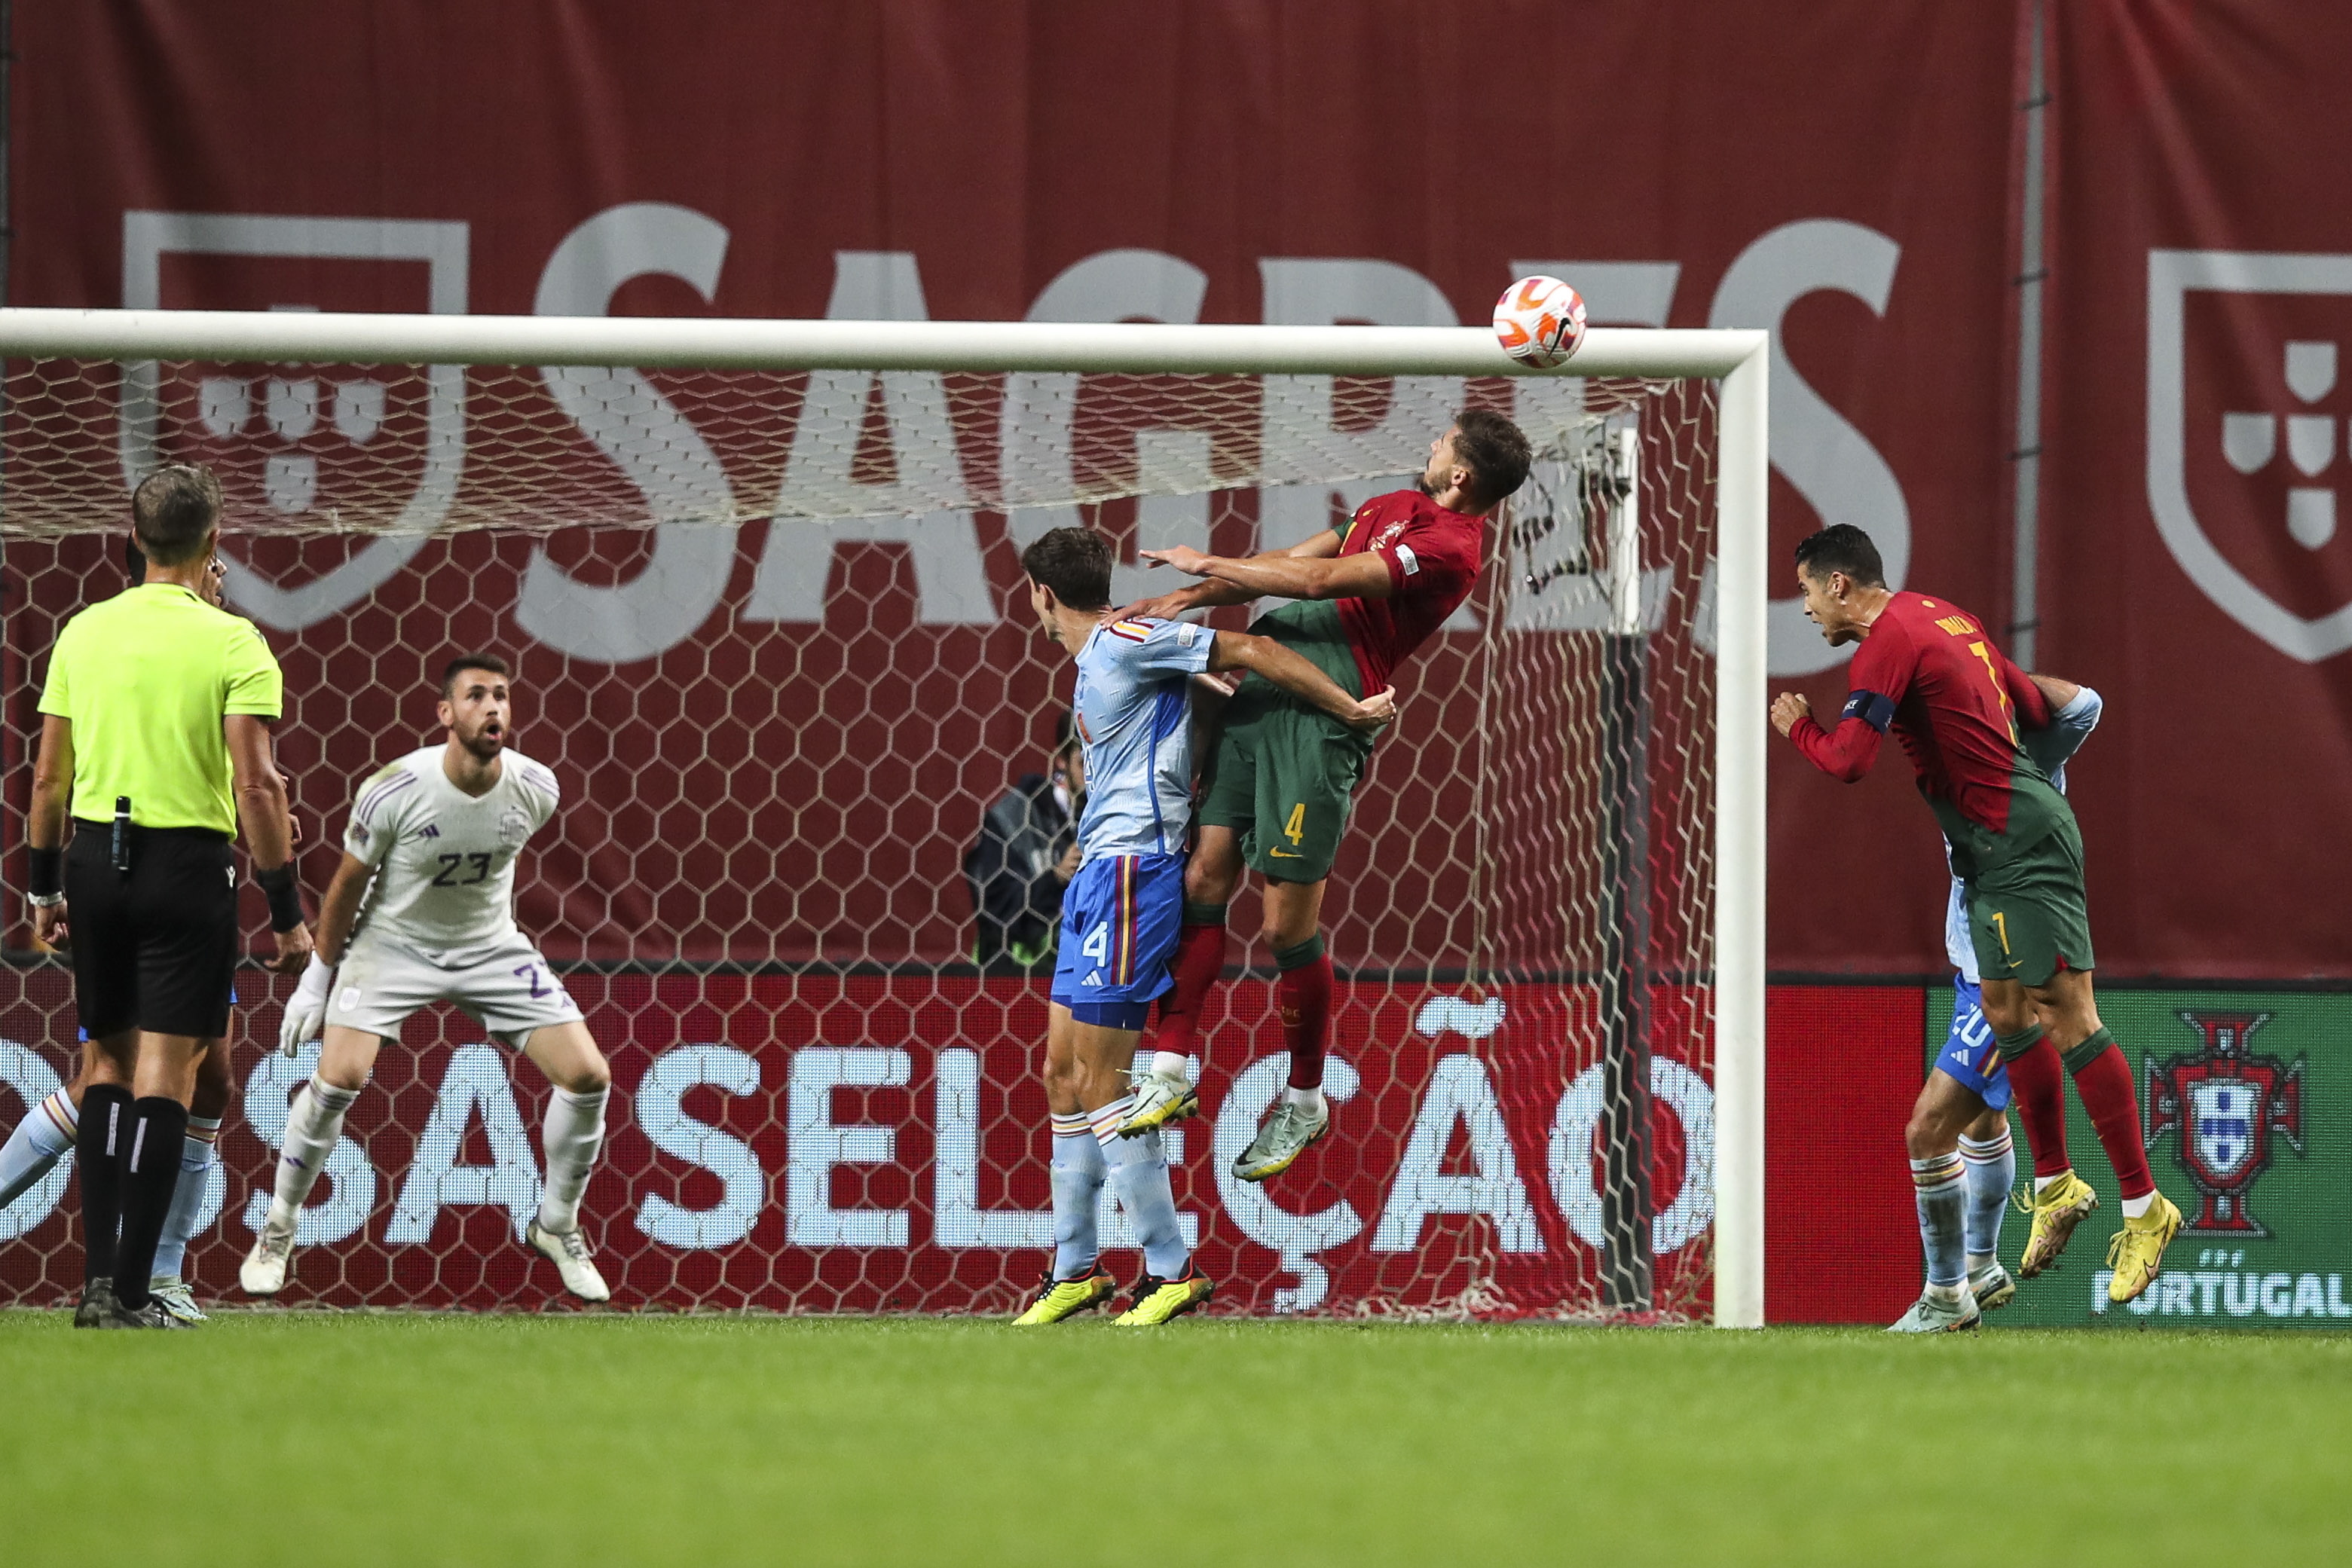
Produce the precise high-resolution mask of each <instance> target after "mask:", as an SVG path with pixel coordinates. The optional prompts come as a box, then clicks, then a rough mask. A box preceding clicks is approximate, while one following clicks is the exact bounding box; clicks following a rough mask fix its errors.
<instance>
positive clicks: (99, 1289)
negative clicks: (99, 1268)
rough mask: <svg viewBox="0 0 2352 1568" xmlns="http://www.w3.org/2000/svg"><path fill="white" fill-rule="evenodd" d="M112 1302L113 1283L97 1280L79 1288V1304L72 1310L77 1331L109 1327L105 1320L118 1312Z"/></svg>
mask: <svg viewBox="0 0 2352 1568" xmlns="http://www.w3.org/2000/svg"><path fill="white" fill-rule="evenodd" d="M119 1310H120V1309H118V1308H117V1307H116V1305H115V1301H114V1281H111V1280H98V1281H92V1282H91V1283H89V1284H87V1285H84V1286H83V1287H82V1288H81V1302H80V1304H79V1305H78V1306H76V1307H75V1308H74V1324H73V1326H74V1327H76V1328H78V1329H102V1328H106V1327H109V1326H110V1325H109V1323H108V1322H107V1320H108V1319H109V1318H111V1317H112V1316H114V1314H115V1312H117V1311H119Z"/></svg>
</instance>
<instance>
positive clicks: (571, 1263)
mask: <svg viewBox="0 0 2352 1568" xmlns="http://www.w3.org/2000/svg"><path fill="white" fill-rule="evenodd" d="M523 1239H524V1240H526V1241H528V1242H530V1245H531V1247H532V1248H533V1249H535V1250H536V1251H538V1252H539V1253H540V1255H541V1256H542V1257H544V1258H547V1259H550V1260H552V1261H553V1262H554V1264H555V1269H556V1272H558V1273H560V1274H562V1276H563V1288H564V1289H565V1290H567V1291H571V1292H572V1294H573V1295H575V1296H577V1297H579V1298H580V1299H581V1300H582V1301H611V1300H612V1299H613V1292H612V1291H611V1290H610V1289H608V1288H607V1287H606V1286H605V1284H604V1275H602V1274H600V1273H598V1272H597V1271H596V1261H595V1259H594V1258H593V1256H592V1255H591V1254H590V1252H589V1250H588V1239H587V1238H586V1237H585V1236H583V1235H581V1234H580V1231H579V1228H578V1227H576V1226H575V1227H573V1228H572V1229H570V1230H549V1229H547V1228H545V1227H543V1226H541V1224H540V1223H539V1221H538V1220H536V1219H534V1220H532V1221H531V1222H530V1228H529V1229H528V1230H526V1231H524V1232H523Z"/></svg>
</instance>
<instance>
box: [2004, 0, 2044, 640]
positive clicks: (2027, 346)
mask: <svg viewBox="0 0 2352 1568" xmlns="http://www.w3.org/2000/svg"><path fill="white" fill-rule="evenodd" d="M2042 26H2043V18H2042V0H2033V16H2032V28H2033V32H2032V37H2031V39H2030V40H2029V42H2028V45H2027V48H2028V56H2027V61H2028V63H2027V68H2026V70H2027V77H2026V92H2025V102H2024V103H2023V104H2022V105H2021V106H2020V108H2021V110H2022V111H2023V113H2024V115H2025V170H2024V175H2025V178H2024V182H2023V199H2022V203H2021V205H2022V209H2023V210H2022V212H2021V214H2020V215H2019V223H2018V236H2019V243H2018V256H2017V432H2016V439H2015V441H2014V443H2013V444H2012V446H2011V451H2010V461H2011V464H2012V465H2014V466H2013V467H2012V469H2011V482H2012V483H2013V484H2014V486H2016V492H2017V494H2016V507H2017V510H2016V513H2015V517H2014V527H2015V537H2014V539H2013V542H2012V545H2011V554H2012V558H2013V559H2012V560H2011V574H2012V575H2011V580H2010V614H2009V650H2010V656H2011V657H2012V658H2014V659H2015V660H2016V661H2017V662H2018V663H2019V664H2021V665H2023V666H2024V667H2025V668H2027V669H2029V670H2030V669H2032V668H2033V665H2034V663H2035V658H2034V655H2035V653H2036V652H2037V651H2038V649H2039V645H2040V643H2041V628H2042V602H2041V591H2042V589H2041V581H2040V570H2039V569H2040V566H2041V559H2040V558H2041V549H2042V284H2043V282H2044V280H2046V279H2047V278H2048V277H2049V276H2050V269H2049V267H2047V266H2046V265H2045V263H2044V261H2043V256H2042V224H2043V217H2044V211H2045V209H2044V202H2045V199H2046V186H2045V183H2044V180H2043V174H2044V168H2043V165H2044V163H2045V162H2047V152H2046V149H2047V146H2048V143H2047V141H2045V140H2044V139H2045V137H2046V136H2047V135H2048V129H2047V127H2046V125H2045V123H2044V121H2045V118H2046V116H2047V113H2048V110H2049V108H2050V89H2049V84H2048V80H2047V78H2046V76H2045V72H2044V64H2043V59H2044V57H2043V52H2042Z"/></svg>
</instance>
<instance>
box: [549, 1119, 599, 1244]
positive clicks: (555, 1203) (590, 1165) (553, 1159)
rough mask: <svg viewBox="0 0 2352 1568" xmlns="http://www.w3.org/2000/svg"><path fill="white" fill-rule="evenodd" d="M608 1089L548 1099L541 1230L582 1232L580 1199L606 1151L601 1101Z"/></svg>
mask: <svg viewBox="0 0 2352 1568" xmlns="http://www.w3.org/2000/svg"><path fill="white" fill-rule="evenodd" d="M611 1092H612V1091H611V1090H610V1089H609V1088H605V1089H596V1090H592V1091H590V1092H588V1093H585V1094H574V1093H573V1092H572V1091H571V1090H569V1089H558V1090H557V1091H556V1092H554V1093H552V1094H551V1095H549V1096H548V1100H547V1120H546V1122H545V1123H543V1124H541V1127H540V1132H539V1142H540V1146H541V1148H543V1149H545V1150H546V1151H547V1194H546V1196H545V1197H541V1199H540V1200H539V1228H541V1230H555V1231H564V1230H577V1229H579V1228H580V1195H581V1194H582V1193H583V1192H585V1191H587V1190H588V1173H589V1172H590V1171H591V1170H593V1169H594V1168H595V1165H596V1155H597V1153H598V1152H599V1151H600V1150H602V1149H603V1148H604V1101H605V1098H606V1097H607V1096H608V1095H610V1094H611Z"/></svg>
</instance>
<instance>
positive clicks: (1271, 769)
mask: <svg viewBox="0 0 2352 1568" xmlns="http://www.w3.org/2000/svg"><path fill="white" fill-rule="evenodd" d="M1250 630H1251V631H1253V632H1257V633H1259V634H1260V635H1263V636H1270V637H1274V638H1276V640H1277V641H1279V642H1281V643H1285V644H1286V645H1288V646H1290V647H1292V648H1295V649H1297V651H1298V652H1299V653H1303V654H1305V655H1306V656H1307V658H1308V659H1309V660H1311V661H1313V663H1314V664H1316V665H1317V667H1318V668H1319V669H1321V670H1322V671H1323V673H1324V674H1328V675H1329V676H1330V677H1331V678H1332V679H1333V680H1334V681H1336V682H1338V683H1339V685H1341V686H1342V687H1344V688H1345V689H1346V690H1347V692H1348V694H1349V695H1351V696H1361V695H1363V694H1362V693H1361V692H1360V691H1359V690H1357V687H1358V686H1359V685H1360V684H1361V676H1360V675H1359V674H1357V671H1356V661H1355V655H1354V654H1353V653H1350V652H1349V649H1348V643H1347V639H1346V636H1345V634H1344V633H1343V632H1341V631H1340V630H1339V612H1338V611H1337V610H1336V609H1335V608H1333V607H1332V606H1331V605H1330V604H1329V603H1328V602H1322V603H1313V602H1304V601H1302V602H1300V603H1297V604H1288V605H1285V606H1283V607H1282V608H1281V609H1280V610H1277V611H1275V612H1273V613H1272V614H1269V615H1266V616H1264V617H1262V618H1261V619H1260V620H1259V621H1258V622H1257V623H1256V624H1255V625H1254V626H1252V627H1251V628H1250ZM1371 755H1372V737H1370V736H1368V735H1360V734H1358V733H1357V732H1356V731H1355V730H1352V729H1350V728H1349V727H1347V726H1346V725H1344V724H1342V723H1340V722H1339V720H1338V719H1336V718H1333V717H1332V716H1330V715H1329V714H1327V713H1325V712H1323V711H1322V710H1321V709H1320V708H1313V707H1309V706H1307V705H1306V704H1304V703H1302V702H1299V701H1298V700H1297V699H1296V698H1294V697H1292V696H1291V695H1289V694H1287V693H1286V692H1284V691H1282V690H1281V689H1280V688H1278V687H1276V686H1274V685H1270V684H1268V683H1267V682H1265V681H1264V680H1261V679H1259V678H1258V677H1257V676H1256V675H1251V676H1250V677H1249V678H1247V679H1246V680H1244V681H1243V683H1242V685H1241V689H1240V690H1239V691H1237V692H1235V693H1234V697H1233V700H1232V701H1231V702H1230V703H1228V704H1226V705H1225V712H1224V717H1223V722H1222V723H1221V725H1220V726H1219V728H1218V731H1217V737H1216V740H1215V743H1214V744H1213V746H1211V747H1209V757H1208V763H1207V766H1206V768H1204V769H1203V770H1202V790H1201V804H1200V809H1199V810H1198V811H1196V812H1195V813H1194V815H1195V817H1196V819H1197V820H1198V821H1199V822H1200V823H1201V825H1202V827H1209V828H1231V829H1234V831H1237V832H1238V833H1240V834H1241V840H1242V857H1243V859H1244V862H1246V863H1247V864H1248V865H1249V866H1250V867H1251V868H1252V869H1254V870H1255V871H1257V872H1258V873H1261V874H1262V875H1265V876H1266V877H1268V878H1270V879H1272V880H1273V881H1276V882H1321V881H1322V880H1323V879H1324V878H1325V877H1327V876H1329V875H1330V874H1331V862H1333V861H1335V860H1337V859H1338V858H1339V835H1340V833H1341V832H1342V831H1344V830H1345V829H1346V827H1347V825H1348V810H1349V805H1350V804H1351V803H1352V800H1353V797H1354V795H1355V792H1356V786H1357V785H1358V784H1360V783H1361V782H1362V781H1363V777H1364V764H1365V762H1366V761H1367V760H1369V759H1370V757H1371Z"/></svg>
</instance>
